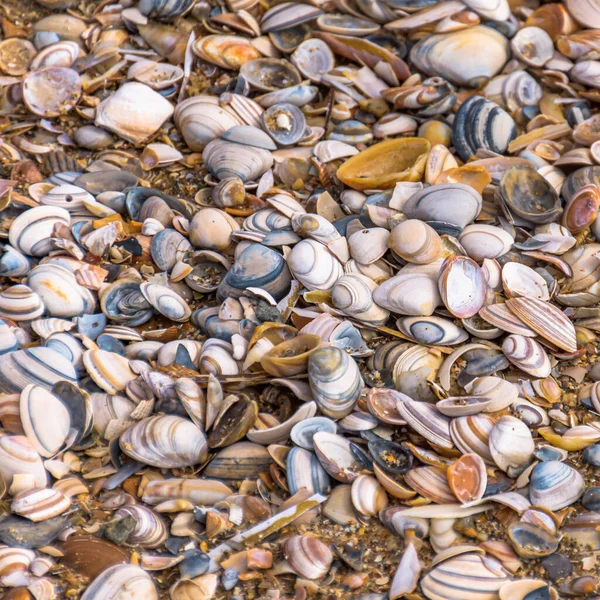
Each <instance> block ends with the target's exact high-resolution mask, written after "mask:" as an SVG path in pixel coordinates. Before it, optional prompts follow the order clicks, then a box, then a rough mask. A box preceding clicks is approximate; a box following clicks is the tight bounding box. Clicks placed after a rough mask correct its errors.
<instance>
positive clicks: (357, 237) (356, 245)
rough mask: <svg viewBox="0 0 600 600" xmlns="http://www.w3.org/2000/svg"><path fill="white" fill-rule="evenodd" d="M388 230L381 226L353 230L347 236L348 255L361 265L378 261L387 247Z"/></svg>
mask: <svg viewBox="0 0 600 600" xmlns="http://www.w3.org/2000/svg"><path fill="white" fill-rule="evenodd" d="M389 237H390V232H389V231H388V230H387V229H384V228H383V227H371V228H369V229H360V230H358V231H355V232H354V233H353V234H352V235H351V236H350V237H349V238H348V248H349V250H350V256H351V257H352V258H353V259H354V260H355V261H356V262H358V263H360V264H361V265H370V264H372V263H374V262H376V261H378V260H379V259H380V258H381V257H382V256H383V255H384V254H385V253H386V252H387V249H388V240H389Z"/></svg>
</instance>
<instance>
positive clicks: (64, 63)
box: [29, 41, 81, 69]
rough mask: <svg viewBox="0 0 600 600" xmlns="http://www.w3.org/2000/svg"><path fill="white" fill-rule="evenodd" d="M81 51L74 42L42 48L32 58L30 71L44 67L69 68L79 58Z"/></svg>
mask: <svg viewBox="0 0 600 600" xmlns="http://www.w3.org/2000/svg"><path fill="white" fill-rule="evenodd" d="M80 52H81V50H80V48H79V45H78V44H76V43H75V42H69V41H61V42H57V43H56V44H50V45H49V46H45V47H44V48H42V49H41V50H40V51H39V52H38V53H37V55H36V56H34V58H33V60H32V61H31V64H30V65H29V68H30V69H43V68H45V67H70V66H72V65H73V63H74V62H75V61H76V60H77V58H78V57H79V54H80Z"/></svg>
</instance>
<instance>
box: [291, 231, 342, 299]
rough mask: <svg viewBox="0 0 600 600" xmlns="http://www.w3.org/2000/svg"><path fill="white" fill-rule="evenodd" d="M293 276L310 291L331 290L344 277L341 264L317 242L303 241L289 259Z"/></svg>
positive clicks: (293, 249)
mask: <svg viewBox="0 0 600 600" xmlns="http://www.w3.org/2000/svg"><path fill="white" fill-rule="evenodd" d="M287 265H288V267H289V269H290V271H291V272H292V275H293V276H294V277H295V278H296V279H297V280H298V281H299V282H300V283H301V284H302V285H303V286H304V287H306V288H307V289H308V290H330V289H331V288H332V287H333V285H334V284H335V282H336V281H337V280H338V279H339V278H340V277H341V276H342V274H343V268H342V265H341V263H340V262H339V261H338V260H337V259H336V258H335V256H334V255H333V254H332V253H331V252H330V251H329V250H328V249H327V247H326V246H324V245H323V244H320V243H319V242H317V241H315V240H302V241H301V242H299V243H298V244H296V245H295V246H294V247H293V248H292V251H291V252H290V253H289V255H288V257H287Z"/></svg>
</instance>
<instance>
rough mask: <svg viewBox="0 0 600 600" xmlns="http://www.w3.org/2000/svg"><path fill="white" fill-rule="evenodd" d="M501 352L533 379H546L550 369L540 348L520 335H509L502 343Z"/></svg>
mask: <svg viewBox="0 0 600 600" xmlns="http://www.w3.org/2000/svg"><path fill="white" fill-rule="evenodd" d="M502 351H503V352H504V355H505V356H506V358H508V360H509V361H510V362H511V363H512V364H513V365H515V367H517V368H518V369H521V371H525V373H528V374H529V375H533V376H534V377H548V376H549V375H550V371H551V370H552V367H551V365H550V359H549V358H548V355H547V354H546V352H545V350H544V349H543V348H542V346H541V345H540V344H539V343H538V342H536V341H535V340H532V339H531V338H526V337H523V336H522V335H509V336H508V337H507V338H506V339H505V340H504V342H503V343H502Z"/></svg>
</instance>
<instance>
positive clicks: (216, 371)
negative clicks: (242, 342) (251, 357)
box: [199, 338, 240, 375]
mask: <svg viewBox="0 0 600 600" xmlns="http://www.w3.org/2000/svg"><path fill="white" fill-rule="evenodd" d="M232 352H233V346H232V345H231V344H229V343H228V342H225V341H223V340H220V339H217V338H211V339H210V340H209V341H208V342H207V343H205V344H204V346H203V347H202V353H201V354H200V361H199V368H200V372H201V373H206V374H208V373H212V374H213V375H237V374H238V373H239V370H240V365H239V363H238V362H237V361H236V360H235V359H234V358H233V356H232Z"/></svg>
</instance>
